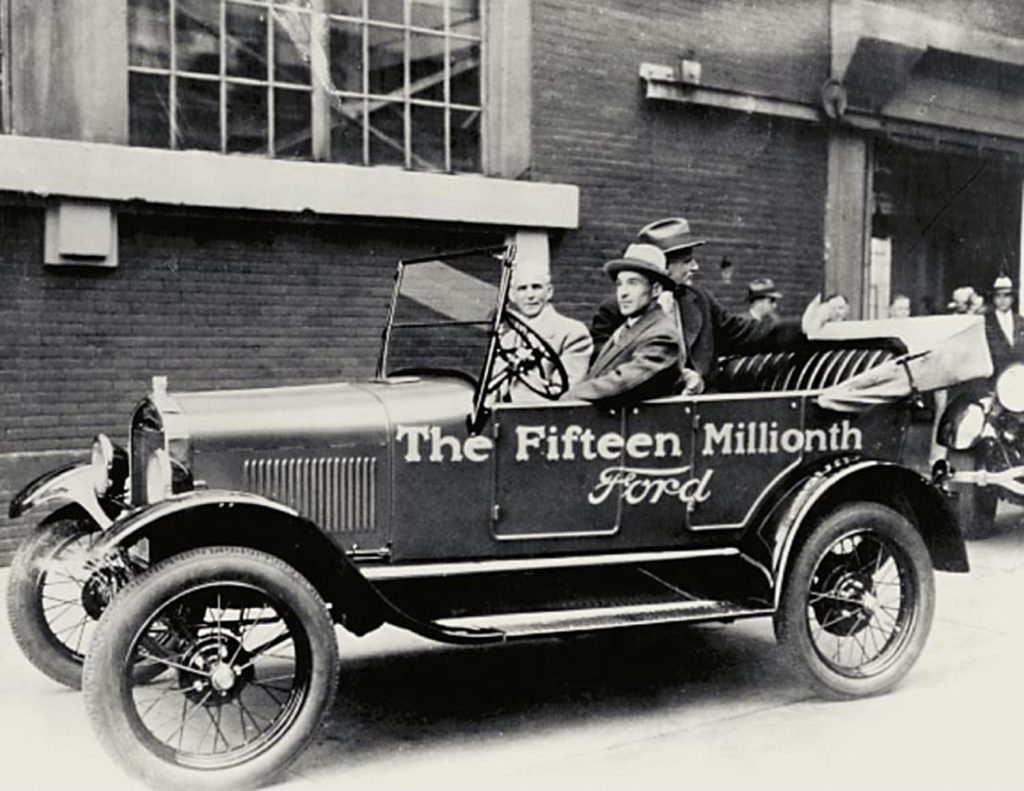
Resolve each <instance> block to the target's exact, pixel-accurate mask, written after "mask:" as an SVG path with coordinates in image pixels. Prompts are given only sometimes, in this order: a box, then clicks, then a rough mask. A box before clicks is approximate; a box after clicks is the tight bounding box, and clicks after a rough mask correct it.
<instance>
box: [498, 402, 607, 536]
mask: <svg viewBox="0 0 1024 791" xmlns="http://www.w3.org/2000/svg"><path fill="white" fill-rule="evenodd" d="M492 419H493V421H494V434H495V438H494V442H495V485H494V518H493V524H492V535H493V537H494V539H495V540H496V541H498V542H501V543H510V542H520V543H521V542H524V541H534V542H537V541H539V542H544V543H543V545H538V546H537V548H538V549H540V550H542V551H543V550H545V549H550V550H551V551H557V546H556V543H555V542H558V541H559V540H563V541H564V540H570V541H571V540H575V539H586V540H589V541H591V542H594V541H597V542H599V543H615V540H616V537H617V536H618V534H619V530H620V526H621V525H620V521H621V520H620V517H621V505H620V502H619V499H618V498H617V497H602V496H599V494H597V493H595V492H596V488H597V487H598V482H599V480H600V479H601V476H602V474H603V472H604V471H605V470H608V469H617V468H619V467H621V465H622V460H623V447H624V446H623V443H622V441H621V437H622V434H623V428H624V426H623V420H624V418H623V414H622V412H621V411H620V410H608V409H597V408H595V407H593V406H590V405H589V404H588V405H582V404H581V405H573V404H550V405H549V404H538V405H500V406H497V407H496V408H495V410H494V414H493V417H492Z"/></svg>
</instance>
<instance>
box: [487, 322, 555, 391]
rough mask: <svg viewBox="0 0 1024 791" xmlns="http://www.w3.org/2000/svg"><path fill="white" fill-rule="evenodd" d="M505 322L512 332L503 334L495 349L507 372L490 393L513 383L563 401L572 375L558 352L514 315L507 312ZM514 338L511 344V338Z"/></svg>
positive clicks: (498, 377) (503, 371) (504, 371)
mask: <svg viewBox="0 0 1024 791" xmlns="http://www.w3.org/2000/svg"><path fill="white" fill-rule="evenodd" d="M505 323H506V324H507V325H508V329H509V332H506V333H502V336H501V337H499V338H498V344H497V346H496V347H495V354H496V355H497V358H498V359H499V360H501V362H502V363H504V366H505V367H504V369H503V370H502V371H501V372H500V374H499V375H498V376H497V377H495V379H494V380H493V381H492V382H491V385H490V387H489V388H488V389H489V390H495V389H497V388H498V387H500V386H502V385H504V384H506V383H512V382H520V383H521V384H522V385H523V386H524V387H526V388H527V389H529V390H531V391H532V392H534V393H536V394H537V395H539V396H541V397H542V398H547V399H549V400H552V401H554V400H556V399H558V398H560V397H561V396H562V395H563V394H564V393H565V391H566V390H568V389H569V375H568V374H567V373H566V371H565V366H564V365H562V361H561V360H560V359H559V357H558V353H557V352H556V351H555V350H554V349H552V348H551V345H550V344H549V343H548V342H547V341H546V340H544V338H542V337H541V336H540V335H539V334H538V333H537V331H536V330H534V329H533V328H532V327H530V326H529V325H528V324H526V322H524V321H523V320H522V319H520V318H518V317H517V316H516V315H515V314H514V313H511V312H509V313H506V315H505ZM510 334H511V335H512V338H511V342H510V343H509V342H507V341H508V336H509V335H510Z"/></svg>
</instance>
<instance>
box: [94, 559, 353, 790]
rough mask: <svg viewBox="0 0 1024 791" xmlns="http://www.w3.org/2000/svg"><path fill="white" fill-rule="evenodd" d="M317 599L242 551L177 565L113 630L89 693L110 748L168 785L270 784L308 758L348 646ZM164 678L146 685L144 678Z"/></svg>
mask: <svg viewBox="0 0 1024 791" xmlns="http://www.w3.org/2000/svg"><path fill="white" fill-rule="evenodd" d="M334 641H335V638H334V630H333V624H332V622H331V620H330V618H329V616H328V614H327V609H326V606H325V605H324V603H323V602H322V600H320V598H319V596H318V595H317V594H316V591H315V590H314V589H313V588H312V587H311V586H310V585H309V583H308V582H306V580H305V579H304V578H303V577H302V576H301V575H299V573H298V572H296V571H295V570H294V569H292V568H291V567H290V566H287V565H286V564H284V563H283V562H281V561H280V560H279V559H277V558H274V557H272V556H270V555H265V554H263V553H259V552H255V551H253V550H248V549H241V548H226V547H222V548H211V549H203V550H195V551H192V552H188V553H184V554H183V555H179V556H176V557H173V558H170V559H169V560H167V561H164V562H163V563H160V564H158V565H157V566H155V567H154V568H153V569H152V570H151V571H150V572H149V573H147V574H146V575H144V576H143V577H141V578H140V579H139V580H138V582H137V584H133V585H132V586H131V587H129V588H127V589H126V590H125V591H123V592H122V593H121V594H120V595H119V596H118V599H117V600H116V601H115V603H114V605H112V606H111V608H110V610H109V611H108V613H106V614H105V615H104V617H103V619H102V620H101V622H100V628H99V630H98V634H97V638H96V647H95V649H94V651H93V652H91V653H90V655H89V657H88V658H87V660H86V676H85V690H86V700H87V704H88V706H89V711H90V715H91V718H92V721H93V725H94V727H95V729H96V732H97V735H98V736H99V737H100V739H101V740H102V741H103V742H104V744H105V745H106V746H107V747H108V749H110V751H111V752H112V754H113V755H114V756H115V758H117V759H118V760H120V761H121V762H122V763H124V764H125V765H126V768H128V769H129V770H130V771H133V772H135V774H137V775H138V776H140V777H142V778H144V779H147V780H148V781H149V782H152V781H153V779H154V778H156V780H157V784H158V785H160V786H168V787H180V788H189V787H196V784H199V785H201V786H202V787H204V788H222V787H223V788H229V787H236V786H244V785H254V784H262V783H263V782H266V780H267V779H269V777H270V776H272V775H273V774H275V773H277V772H279V771H280V770H281V769H283V768H284V767H285V766H286V765H287V764H289V763H290V762H291V761H292V760H293V759H294V758H295V757H297V755H298V754H299V753H300V752H301V750H302V748H303V747H304V746H305V745H306V744H307V743H308V741H309V740H310V739H312V737H313V736H314V735H315V731H316V728H317V727H318V726H319V723H320V720H321V719H322V716H323V714H324V713H325V712H326V710H327V708H328V707H329V706H330V703H331V700H332V698H333V692H334V687H335V684H336V681H337V678H336V676H337V661H338V658H337V645H336V644H335V642H334ZM140 662H145V663H151V664H153V665H156V666H159V667H161V668H162V669H163V672H162V673H161V675H160V676H159V677H158V678H156V679H155V680H154V681H152V682H150V683H146V684H142V683H139V682H138V681H137V680H136V678H135V676H134V675H133V673H132V672H131V668H132V667H133V665H135V664H137V663H140Z"/></svg>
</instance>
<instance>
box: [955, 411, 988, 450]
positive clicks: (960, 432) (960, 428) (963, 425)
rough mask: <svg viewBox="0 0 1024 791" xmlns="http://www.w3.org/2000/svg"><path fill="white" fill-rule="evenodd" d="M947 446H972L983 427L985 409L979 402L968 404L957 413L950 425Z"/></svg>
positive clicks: (958, 447)
mask: <svg viewBox="0 0 1024 791" xmlns="http://www.w3.org/2000/svg"><path fill="white" fill-rule="evenodd" d="M951 428H952V432H951V434H950V437H949V447H950V448H951V449H952V450H968V449H969V448H972V447H974V445H975V443H976V442H977V441H978V439H979V438H980V437H981V435H982V432H983V431H984V429H985V409H984V407H983V406H982V405H981V404H970V405H968V406H967V407H965V408H964V410H963V411H962V412H961V413H960V414H959V415H957V417H956V419H955V420H954V422H953V425H952V427H951Z"/></svg>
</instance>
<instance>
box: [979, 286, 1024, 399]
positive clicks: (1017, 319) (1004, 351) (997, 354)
mask: <svg viewBox="0 0 1024 791" xmlns="http://www.w3.org/2000/svg"><path fill="white" fill-rule="evenodd" d="M985 339H986V340H987V341H988V350H989V354H991V355H992V369H993V371H992V376H993V381H994V378H995V377H997V376H999V374H1001V373H1002V372H1003V371H1005V370H1006V368H1007V366H1009V365H1010V364H1011V363H1019V362H1024V318H1022V317H1021V315H1020V314H1019V313H1017V311H1015V310H1014V309H1013V281H1012V280H1010V278H1009V277H1007V276H1006V275H1000V276H999V277H997V278H996V280H995V282H994V283H993V284H992V310H991V311H989V312H988V313H986V314H985Z"/></svg>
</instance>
